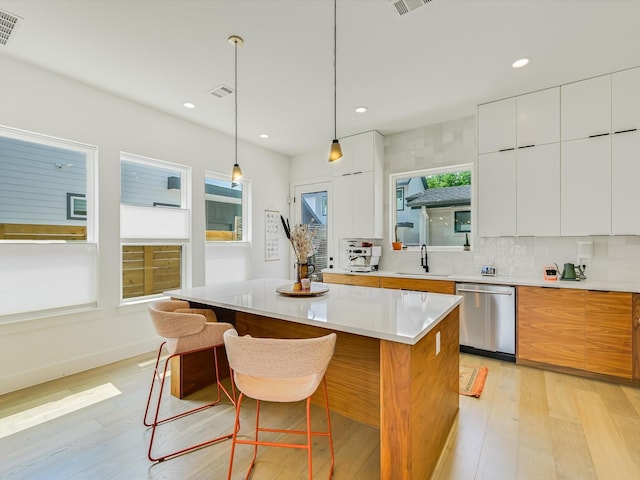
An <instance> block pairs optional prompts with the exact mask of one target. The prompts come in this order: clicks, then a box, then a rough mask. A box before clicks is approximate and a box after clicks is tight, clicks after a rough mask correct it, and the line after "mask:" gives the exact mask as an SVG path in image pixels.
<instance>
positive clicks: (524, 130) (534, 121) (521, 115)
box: [516, 87, 560, 147]
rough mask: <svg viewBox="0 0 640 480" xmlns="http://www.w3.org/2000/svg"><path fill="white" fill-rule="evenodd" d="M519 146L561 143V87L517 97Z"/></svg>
mask: <svg viewBox="0 0 640 480" xmlns="http://www.w3.org/2000/svg"><path fill="white" fill-rule="evenodd" d="M516 110H517V121H516V126H517V146H518V147H528V146H531V145H545V144H548V143H556V142H559V141H560V87H555V88H549V89H546V90H541V91H539V92H533V93H529V94H527V95H520V96H519V97H516Z"/></svg>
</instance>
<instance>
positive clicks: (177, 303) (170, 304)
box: [149, 300, 206, 338]
mask: <svg viewBox="0 0 640 480" xmlns="http://www.w3.org/2000/svg"><path fill="white" fill-rule="evenodd" d="M184 308H189V302H184V301H182V300H168V301H163V302H157V303H154V304H152V305H149V315H150V316H151V321H152V322H153V326H154V327H155V329H156V333H157V334H158V335H160V336H161V337H163V338H179V337H184V336H186V335H193V334H194V333H198V332H200V331H201V330H202V329H203V328H204V323H205V321H206V318H205V316H204V315H201V314H199V313H184V312H182V313H178V312H175V310H177V309H184Z"/></svg>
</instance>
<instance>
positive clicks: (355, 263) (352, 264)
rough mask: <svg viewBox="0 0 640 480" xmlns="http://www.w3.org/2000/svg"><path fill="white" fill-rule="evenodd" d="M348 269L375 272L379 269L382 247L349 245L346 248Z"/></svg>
mask: <svg viewBox="0 0 640 480" xmlns="http://www.w3.org/2000/svg"><path fill="white" fill-rule="evenodd" d="M345 253H346V256H347V270H349V271H350V272H373V271H375V270H378V263H379V262H380V255H382V247H380V246H377V247H376V246H371V247H355V246H349V247H348V248H347V250H346V252H345Z"/></svg>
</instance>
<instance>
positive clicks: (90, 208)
mask: <svg viewBox="0 0 640 480" xmlns="http://www.w3.org/2000/svg"><path fill="white" fill-rule="evenodd" d="M0 137H6V138H11V139H14V140H20V141H23V142H30V143H35V144H40V145H45V146H49V147H56V148H61V149H66V150H71V151H74V152H80V153H83V154H85V155H86V160H85V161H86V164H85V169H86V179H85V181H86V194H85V195H86V197H85V198H86V201H87V218H86V219H84V218H83V219H81V220H86V229H87V238H86V240H4V239H0V243H3V242H4V243H7V242H8V243H11V242H21V243H25V242H31V243H65V242H69V241H73V242H86V243H97V232H96V230H97V225H98V218H97V215H98V202H97V192H98V178H97V172H98V168H97V165H98V147H97V146H95V145H90V144H88V143H83V142H77V141H73V140H67V139H64V138H59V137H54V136H51V135H45V134H42V133H37V132H31V131H27V130H20V129H17V128H12V127H7V126H5V125H0ZM67 220H72V219H69V218H67Z"/></svg>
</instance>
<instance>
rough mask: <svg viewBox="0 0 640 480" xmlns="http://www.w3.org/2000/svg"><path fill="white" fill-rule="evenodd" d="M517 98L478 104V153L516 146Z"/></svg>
mask: <svg viewBox="0 0 640 480" xmlns="http://www.w3.org/2000/svg"><path fill="white" fill-rule="evenodd" d="M515 118H516V99H515V98H507V99H505V100H499V101H497V102H492V103H486V104H484V105H480V106H478V153H480V154H482V153H490V152H499V151H501V150H507V149H510V148H515V147H516V122H515Z"/></svg>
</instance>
